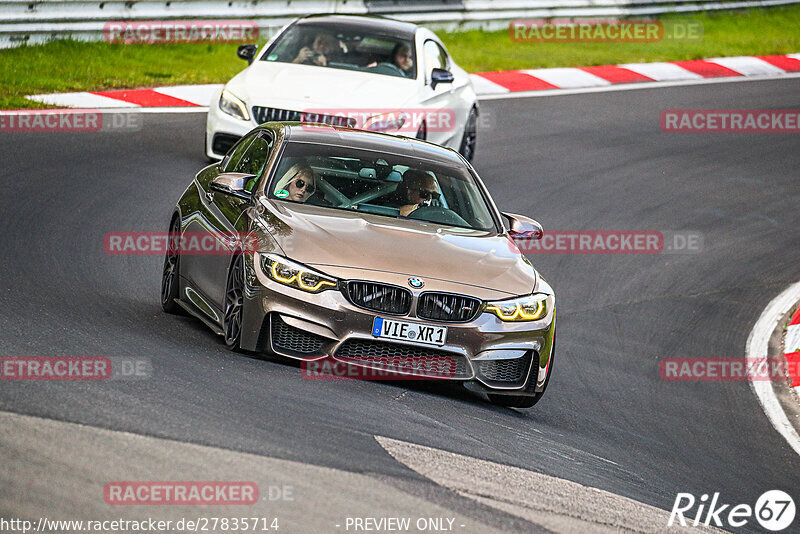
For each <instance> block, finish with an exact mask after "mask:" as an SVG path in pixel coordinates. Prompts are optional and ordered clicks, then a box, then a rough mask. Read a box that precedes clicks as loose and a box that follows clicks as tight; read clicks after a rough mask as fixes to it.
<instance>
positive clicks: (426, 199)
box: [265, 142, 495, 230]
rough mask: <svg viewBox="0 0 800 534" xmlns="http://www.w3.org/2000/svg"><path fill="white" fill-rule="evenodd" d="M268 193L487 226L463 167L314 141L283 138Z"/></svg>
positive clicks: (479, 198) (452, 223)
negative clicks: (291, 140) (286, 140)
mask: <svg viewBox="0 0 800 534" xmlns="http://www.w3.org/2000/svg"><path fill="white" fill-rule="evenodd" d="M265 192H266V193H267V194H268V196H269V197H270V198H275V199H280V200H284V201H288V202H299V203H306V204H311V205H315V206H325V207H328V208H331V209H340V210H349V211H358V212H361V213H371V214H375V215H382V216H385V217H393V218H407V219H415V220H419V221H427V222H432V223H438V224H443V225H447V226H458V227H462V228H472V229H476V230H492V229H495V224H494V221H493V219H492V216H491V212H490V211H489V207H488V206H487V204H486V200H485V199H484V197H483V195H482V194H481V191H480V189H479V188H478V186H477V185H476V183H475V181H474V179H473V177H472V175H471V174H470V173H469V171H468V170H467V169H466V167H459V166H445V165H441V164H437V163H435V162H431V161H427V160H421V159H417V158H412V157H409V156H401V155H396V154H386V153H383V152H373V151H371V150H359V149H353V148H347V147H340V146H329V145H320V144H315V143H303V142H289V143H287V145H286V147H285V149H284V152H283V155H282V157H281V161H280V163H279V164H278V166H277V169H276V171H275V173H274V174H273V175H272V178H271V180H270V182H269V183H268V184H267V186H266V189H265Z"/></svg>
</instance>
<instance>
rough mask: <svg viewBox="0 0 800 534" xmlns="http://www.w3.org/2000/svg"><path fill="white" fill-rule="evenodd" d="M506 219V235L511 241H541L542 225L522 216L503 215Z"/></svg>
mask: <svg viewBox="0 0 800 534" xmlns="http://www.w3.org/2000/svg"><path fill="white" fill-rule="evenodd" d="M503 217H505V218H506V219H508V227H509V229H508V235H510V236H511V237H512V238H513V239H541V238H542V236H543V235H544V230H543V229H542V225H541V224H539V223H538V222H536V221H534V220H533V219H531V218H529V217H525V216H524V215H516V214H514V213H503Z"/></svg>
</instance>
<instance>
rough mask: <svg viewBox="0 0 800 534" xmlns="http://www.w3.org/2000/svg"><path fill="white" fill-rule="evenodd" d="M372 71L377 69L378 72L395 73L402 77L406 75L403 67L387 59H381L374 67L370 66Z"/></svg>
mask: <svg viewBox="0 0 800 534" xmlns="http://www.w3.org/2000/svg"><path fill="white" fill-rule="evenodd" d="M371 69H372V70H373V71H377V72H378V74H397V75H399V76H402V77H404V78H405V77H406V73H405V71H404V70H403V69H401V68H400V67H398V66H397V65H395V64H394V63H390V62H388V61H381V62H380V63H378V64H377V65H375V66H374V67H371Z"/></svg>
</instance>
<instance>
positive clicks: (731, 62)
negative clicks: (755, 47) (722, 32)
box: [705, 57, 786, 76]
mask: <svg viewBox="0 0 800 534" xmlns="http://www.w3.org/2000/svg"><path fill="white" fill-rule="evenodd" d="M705 61H707V62H708V63H716V64H717V65H721V66H723V67H725V68H728V69H731V70H732V71H736V72H738V73H741V74H744V75H745V76H764V75H767V76H768V75H770V74H782V73H784V72H786V71H785V70H783V69H780V68H778V67H776V66H775V65H772V64H771V63H767V62H766V61H764V60H763V59H758V58H757V57H712V58H710V59H706V60H705Z"/></svg>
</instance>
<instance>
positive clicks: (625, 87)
mask: <svg viewBox="0 0 800 534" xmlns="http://www.w3.org/2000/svg"><path fill="white" fill-rule="evenodd" d="M787 78H788V79H792V78H795V79H796V78H800V72H793V73H790V74H781V75H780V76H758V77H752V78H745V77H744V76H741V77H735V78H703V79H701V80H681V81H674V82H642V83H623V84H619V85H610V86H608V87H584V88H582V89H548V90H545V91H520V92H517V93H508V94H504V95H478V99H479V100H503V99H505V98H538V97H546V96H567V95H581V94H586V93H610V92H612V91H633V90H638V89H661V88H664V87H682V86H686V85H706V84H714V83H740V82H761V81H770V80H785V79H787Z"/></svg>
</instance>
